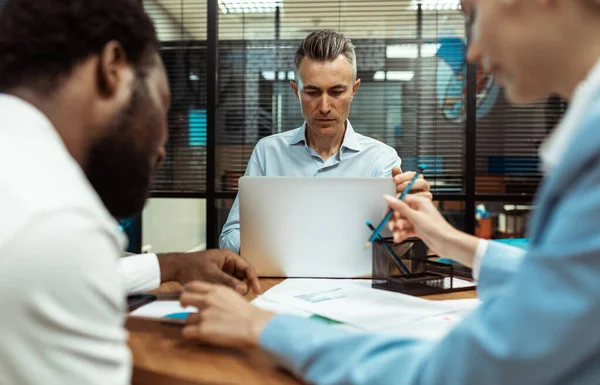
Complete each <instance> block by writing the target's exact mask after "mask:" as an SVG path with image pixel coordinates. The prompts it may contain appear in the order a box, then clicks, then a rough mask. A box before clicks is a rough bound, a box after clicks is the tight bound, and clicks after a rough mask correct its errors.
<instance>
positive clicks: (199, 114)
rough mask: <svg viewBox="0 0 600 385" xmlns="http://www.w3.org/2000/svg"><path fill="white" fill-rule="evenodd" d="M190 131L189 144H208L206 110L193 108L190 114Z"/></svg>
mask: <svg viewBox="0 0 600 385" xmlns="http://www.w3.org/2000/svg"><path fill="white" fill-rule="evenodd" d="M188 121H189V133H188V146H190V147H205V146H206V110H205V109H193V110H190V111H189V114H188Z"/></svg>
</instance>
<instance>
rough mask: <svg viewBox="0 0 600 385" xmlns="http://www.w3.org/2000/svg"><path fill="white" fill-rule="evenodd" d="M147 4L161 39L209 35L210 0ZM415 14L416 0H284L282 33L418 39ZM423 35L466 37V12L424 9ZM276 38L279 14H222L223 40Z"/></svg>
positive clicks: (286, 35) (148, 1)
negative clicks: (323, 30) (322, 30)
mask: <svg viewBox="0 0 600 385" xmlns="http://www.w3.org/2000/svg"><path fill="white" fill-rule="evenodd" d="M224 1H238V2H239V1H240V0H224ZM246 2H248V0H246ZM424 3H427V1H425V2H424ZM438 3H439V1H438ZM144 4H145V6H146V9H147V10H148V12H149V13H150V14H151V15H152V17H153V18H154V20H155V23H156V24H157V29H158V30H159V34H160V35H161V39H162V40H179V39H197V40H205V39H206V0H183V1H182V0H145V1H144ZM242 4H243V3H242ZM416 13H417V12H416V10H415V9H414V4H412V3H411V0H373V1H371V0H370V1H364V0H334V1H323V0H282V6H281V13H280V37H281V38H282V39H301V38H303V37H304V36H305V35H306V34H307V33H309V32H310V31H312V30H314V29H318V28H332V29H336V30H338V31H341V32H344V33H345V34H347V35H348V36H349V37H351V38H354V39H357V38H416V37H417V28H416V25H417V14H416ZM423 33H424V38H433V37H436V36H440V34H442V35H450V34H452V35H458V36H462V35H464V23H463V21H462V16H461V15H460V13H459V12H457V11H454V10H439V11H435V10H425V11H424V16H423ZM274 37H275V13H274V12H263V13H243V14H242V13H223V12H222V11H220V13H219V38H220V39H225V40H238V39H269V40H270V39H273V38H274Z"/></svg>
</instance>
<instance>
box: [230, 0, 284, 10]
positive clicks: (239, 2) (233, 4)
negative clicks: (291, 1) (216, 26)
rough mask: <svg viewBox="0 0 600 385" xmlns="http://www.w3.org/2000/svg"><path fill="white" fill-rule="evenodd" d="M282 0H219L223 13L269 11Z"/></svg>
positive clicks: (280, 3) (279, 5)
mask: <svg viewBox="0 0 600 385" xmlns="http://www.w3.org/2000/svg"><path fill="white" fill-rule="evenodd" d="M282 3H283V0H219V7H220V8H221V12H223V13H269V12H275V9H276V8H277V7H281V5H282Z"/></svg>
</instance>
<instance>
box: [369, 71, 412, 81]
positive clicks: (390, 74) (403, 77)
mask: <svg viewBox="0 0 600 385" xmlns="http://www.w3.org/2000/svg"><path fill="white" fill-rule="evenodd" d="M414 77H415V73H414V72H413V71H377V72H375V75H373V80H378V81H382V80H391V81H402V82H409V81H411V80H412V78H414Z"/></svg>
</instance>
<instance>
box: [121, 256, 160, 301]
mask: <svg viewBox="0 0 600 385" xmlns="http://www.w3.org/2000/svg"><path fill="white" fill-rule="evenodd" d="M119 268H120V270H121V278H122V280H123V286H124V287H125V291H126V292H127V294H134V293H141V292H145V291H149V290H154V289H156V288H157V287H158V286H160V267H159V265H158V257H157V256H156V254H138V255H132V256H129V257H124V258H121V259H120V260H119Z"/></svg>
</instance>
